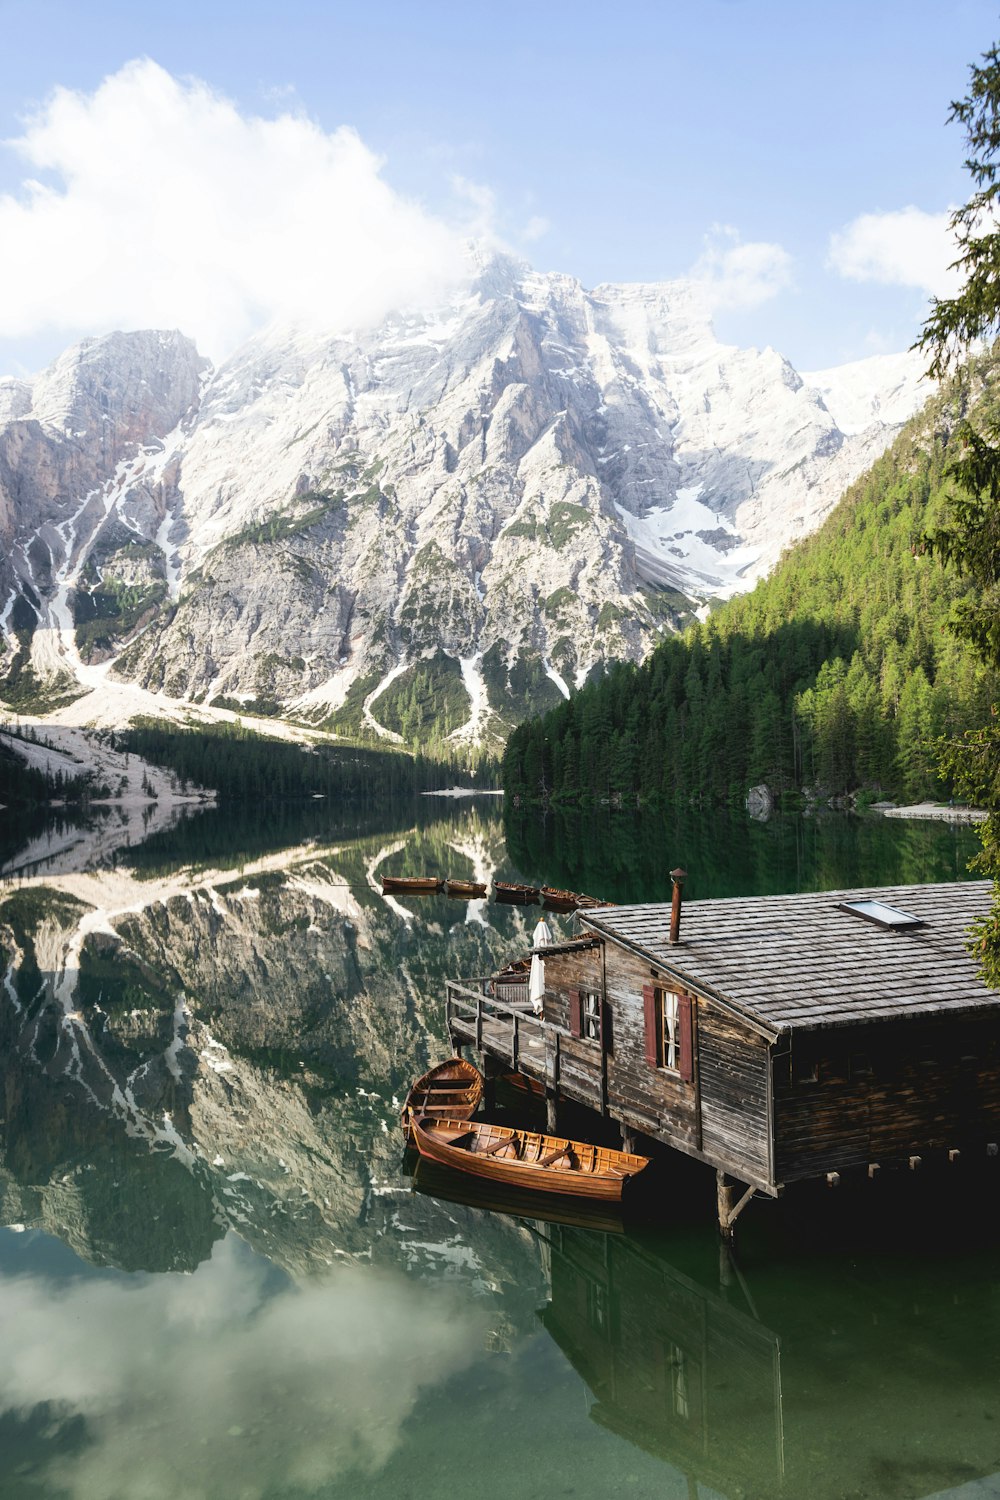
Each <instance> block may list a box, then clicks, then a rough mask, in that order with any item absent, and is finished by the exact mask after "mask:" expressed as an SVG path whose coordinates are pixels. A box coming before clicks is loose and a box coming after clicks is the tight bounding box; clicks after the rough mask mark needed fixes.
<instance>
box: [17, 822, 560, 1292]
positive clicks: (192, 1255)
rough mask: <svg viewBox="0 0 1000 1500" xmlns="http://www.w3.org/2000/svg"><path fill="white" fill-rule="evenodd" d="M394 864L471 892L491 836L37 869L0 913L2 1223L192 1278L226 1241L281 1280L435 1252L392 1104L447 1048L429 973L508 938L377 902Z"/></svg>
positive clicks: (472, 1264)
mask: <svg viewBox="0 0 1000 1500" xmlns="http://www.w3.org/2000/svg"><path fill="white" fill-rule="evenodd" d="M400 856H402V857H403V858H404V859H405V858H410V859H414V860H419V861H421V862H422V864H423V865H424V866H426V867H428V868H437V867H438V866H439V865H442V864H443V866H444V867H445V868H448V869H450V870H452V871H455V872H461V873H463V874H465V873H468V874H470V875H473V874H477V875H478V874H484V875H487V876H488V874H489V872H490V871H491V870H492V869H493V868H497V867H498V863H497V862H498V861H500V860H502V858H503V846H502V837H501V835H500V830H499V826H498V825H497V823H496V822H495V821H494V822H485V821H480V820H479V819H477V818H476V816H475V815H474V814H469V815H467V816H466V817H464V818H463V819H461V820H459V819H457V818H456V819H454V820H452V821H450V822H448V823H446V824H440V825H432V826H431V827H430V828H428V829H424V830H422V831H421V832H419V833H418V832H417V831H416V830H413V829H408V830H407V829H404V830H402V831H401V834H400V836H399V837H396V838H390V839H389V840H387V841H386V842H384V843H383V842H381V841H380V840H379V839H378V838H371V837H366V838H362V839H358V840H354V841H352V842H343V843H338V845H337V846H336V847H335V848H330V847H322V846H315V847H312V848H308V847H306V848H303V847H301V846H297V847H296V848H294V849H290V850H282V851H280V852H278V853H276V854H274V855H270V856H264V857H260V858H250V859H249V860H247V861H245V862H244V863H243V864H242V868H241V870H240V873H239V874H227V873H226V872H225V871H219V870H215V871H212V870H206V871H202V872H200V873H197V874H195V873H193V872H192V871H191V869H190V868H188V867H184V866H180V865H178V866H177V867H176V868H173V869H170V870H169V871H168V872H167V873H161V874H158V875H156V876H155V877H152V878H151V877H150V876H149V875H148V873H147V874H145V876H144V875H143V873H142V871H141V869H140V871H139V873H138V874H136V873H133V871H131V870H130V869H129V868H128V866H127V864H124V863H122V864H117V865H116V866H115V867H114V869H107V868H105V867H102V866H101V865H96V866H95V867H93V868H90V869H84V870H81V869H79V867H77V868H76V869H70V870H67V871H63V872H62V873H52V872H49V871H47V872H45V873H44V874H43V875H40V876H38V877H30V876H29V877H27V878H25V879H24V880H22V882H21V884H20V885H19V887H18V888H17V889H16V890H15V891H12V892H10V893H9V894H7V895H6V896H5V897H4V898H3V899H0V1043H2V1056H3V1066H2V1068H0V1097H2V1099H3V1101H4V1108H3V1111H2V1119H0V1223H19V1224H22V1225H24V1224H28V1225H30V1226H32V1227H38V1228H42V1229H45V1230H47V1231H48V1232H50V1233H54V1234H56V1235H57V1236H58V1237H59V1238H61V1239H64V1240H65V1241H66V1242H67V1243H69V1244H70V1245H72V1246H73V1248H74V1249H75V1250H76V1251H77V1253H78V1254H80V1255H82V1256H83V1257H84V1258H85V1259H87V1260H91V1261H94V1262H96V1263H98V1264H110V1265H118V1266H123V1267H126V1268H129V1269H138V1268H145V1269H168V1270H175V1269H181V1268H186V1269H190V1268H193V1267H194V1266H196V1265H198V1264H199V1263H200V1262H202V1261H204V1259H205V1258H206V1256H207V1255H209V1254H210V1252H211V1249H212V1246H213V1244H214V1243H215V1241H217V1240H218V1239H219V1238H221V1237H222V1235H224V1234H225V1233H226V1232H227V1231H228V1230H235V1231H236V1232H237V1233H238V1234H239V1235H240V1236H241V1238H242V1239H243V1240H244V1241H246V1242H247V1243H248V1244H250V1245H251V1246H252V1247H253V1248H254V1249H255V1250H257V1251H259V1252H260V1253H261V1254H263V1255H265V1256H266V1257H267V1258H268V1259H269V1260H270V1261H271V1262H272V1263H274V1264H277V1265H281V1266H283V1267H284V1268H285V1269H286V1270H288V1271H290V1272H292V1273H293V1274H296V1275H304V1274H307V1273H310V1272H317V1271H320V1272H322V1271H324V1270H325V1269H327V1268H328V1267H329V1265H330V1262H331V1257H332V1256H333V1255H334V1254H336V1255H339V1256H347V1257H351V1258H359V1259H362V1260H367V1259H371V1258H373V1256H374V1258H376V1259H378V1260H381V1261H383V1262H386V1261H391V1262H393V1263H395V1264H400V1263H402V1264H403V1265H405V1266H407V1267H408V1268H410V1269H417V1270H419V1266H420V1264H421V1261H422V1260H426V1259H427V1258H428V1257H433V1256H435V1255H445V1254H446V1253H447V1252H446V1247H442V1246H439V1245H438V1244H437V1243H436V1240H437V1238H438V1236H440V1234H441V1232H442V1229H441V1215H440V1212H439V1211H438V1210H437V1209H436V1208H435V1207H434V1205H433V1203H432V1201H431V1200H424V1199H421V1198H420V1197H416V1198H414V1197H413V1195H412V1192H411V1183H410V1180H409V1178H408V1177H406V1176H405V1174H404V1172H403V1170H402V1150H401V1138H400V1136H399V1133H398V1117H399V1107H400V1103H401V1101H402V1099H403V1097H405V1092H406V1089H407V1087H408V1086H409V1083H410V1082H411V1081H412V1079H413V1078H414V1077H415V1076H418V1075H419V1074H420V1073H421V1072H423V1070H424V1068H425V1067H426V1066H427V1065H428V1062H429V1061H431V1060H432V1059H434V1058H437V1057H440V1056H444V1055H446V1049H447V1039H446V1038H445V1037H444V1036H443V1035H442V1034H441V1032H442V1014H441V1011H442V1007H441V993H442V988H443V981H444V975H445V974H446V973H450V972H453V971H454V972H458V973H467V972H469V973H480V972H488V971H489V970H490V969H492V968H493V967H494V966H495V965H496V963H497V962H498V961H499V960H500V959H501V958H502V957H503V956H504V955H505V954H507V953H509V950H510V948H511V946H512V944H513V943H515V942H516V944H517V946H518V947H519V948H520V949H523V948H524V947H526V946H527V944H528V942H529V936H528V932H527V930H526V926H525V924H526V922H527V921H528V920H529V919H528V918H526V917H525V916H524V915H523V914H522V913H521V912H520V911H515V910H511V909H504V910H501V911H499V912H498V913H494V912H493V911H490V912H487V913H484V912H483V910H482V909H483V908H484V907H485V905H486V903H484V902H472V903H464V902H452V903H450V904H448V903H446V901H445V898H443V897H442V898H440V899H438V900H432V901H430V902H428V903H426V904H425V907H424V908H423V909H422V910H421V911H419V912H410V911H408V910H407V909H406V908H404V907H402V906H401V905H400V904H399V903H398V902H395V901H393V900H392V898H384V897H383V896H382V895H381V894H380V892H379V884H380V882H379V879H378V875H377V872H378V871H379V870H380V869H381V868H382V866H383V864H385V865H386V866H387V868H395V867H396V865H394V864H393V861H394V860H395V861H397V862H398V860H399V858H400ZM443 906H446V907H447V910H446V913H445V915H446V918H447V920H448V921H449V923H450V926H449V929H448V932H447V936H446V935H445V932H444V930H443V929H442V926H441V925H440V923H441V917H442V907H443ZM401 1207H404V1208H405V1214H404V1224H405V1227H400V1226H399V1225H398V1224H397V1222H396V1220H397V1211H398V1210H399V1209H400V1208H401ZM455 1223H456V1220H455V1216H454V1215H451V1217H450V1219H449V1220H448V1221H447V1224H448V1225H450V1228H449V1229H448V1232H449V1233H451V1232H453V1231H454V1227H455ZM432 1224H434V1225H435V1226H436V1227H434V1228H432V1227H431V1226H432ZM512 1237H513V1239H515V1240H516V1238H517V1236H516V1234H515V1235H513V1236H512V1233H511V1230H510V1226H509V1225H508V1224H507V1222H506V1221H503V1220H500V1221H499V1223H498V1225H497V1226H496V1227H495V1229H493V1228H491V1229H490V1231H489V1233H488V1234H487V1235H486V1236H485V1237H484V1236H483V1235H480V1236H479V1237H478V1239H477V1238H476V1237H475V1236H473V1237H472V1238H471V1239H470V1241H469V1244H470V1245H473V1244H474V1245H475V1248H476V1252H477V1255H478V1256H479V1257H481V1259H477V1255H473V1254H472V1253H471V1250H470V1251H469V1253H467V1255H466V1261H467V1263H468V1267H469V1271H470V1274H472V1273H473V1272H475V1274H476V1275H478V1276H479V1277H480V1278H482V1277H483V1276H484V1275H486V1276H487V1280H489V1281H491V1282H495V1281H496V1279H497V1277H498V1276H499V1277H501V1278H502V1279H506V1276H508V1275H510V1276H513V1275H514V1274H515V1273H514V1271H513V1270H512V1269H511V1268H508V1271H507V1272H506V1273H504V1272H502V1271H501V1269H500V1265H501V1263H502V1262H503V1260H504V1258H505V1257H506V1258H507V1259H508V1260H509V1257H510V1244H509V1241H510V1240H511V1238H512ZM491 1245H492V1246H493V1248H492V1249H491V1248H490V1247H491ZM504 1246H506V1249H503V1247H504ZM498 1247H500V1248H501V1249H503V1253H502V1254H499V1255H497V1258H496V1262H495V1263H494V1261H493V1256H494V1254H495V1252H496V1251H497V1248H498ZM481 1261H489V1262H490V1264H491V1269H490V1271H489V1273H488V1275H487V1273H486V1272H485V1271H484V1268H483V1265H482V1263H481ZM525 1286H527V1281H525ZM536 1306H537V1301H536V1300H535V1301H530V1302H529V1306H528V1308H527V1316H528V1318H529V1319H532V1318H533V1316H534V1308H535V1307H536Z"/></svg>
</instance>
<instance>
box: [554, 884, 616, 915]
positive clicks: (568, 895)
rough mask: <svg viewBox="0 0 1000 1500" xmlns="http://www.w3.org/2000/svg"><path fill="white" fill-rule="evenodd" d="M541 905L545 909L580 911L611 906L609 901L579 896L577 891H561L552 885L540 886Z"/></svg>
mask: <svg viewBox="0 0 1000 1500" xmlns="http://www.w3.org/2000/svg"><path fill="white" fill-rule="evenodd" d="M541 897H542V905H543V906H544V907H545V908H546V910H547V911H560V912H569V911H582V910H584V909H590V908H592V907H595V906H611V905H613V903H612V902H610V901H599V900H598V898H597V897H596V896H581V895H580V893H579V891H561V890H559V889H558V887H556V886H554V885H543V886H542V887H541Z"/></svg>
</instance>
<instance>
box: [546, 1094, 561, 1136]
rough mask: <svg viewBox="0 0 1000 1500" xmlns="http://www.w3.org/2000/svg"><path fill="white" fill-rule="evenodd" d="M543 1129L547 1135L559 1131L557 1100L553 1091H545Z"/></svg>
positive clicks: (555, 1133)
mask: <svg viewBox="0 0 1000 1500" xmlns="http://www.w3.org/2000/svg"><path fill="white" fill-rule="evenodd" d="M545 1129H546V1132H547V1134H548V1135H557V1134H558V1131H559V1099H558V1096H557V1095H556V1093H555V1091H554V1090H550V1089H546V1091H545Z"/></svg>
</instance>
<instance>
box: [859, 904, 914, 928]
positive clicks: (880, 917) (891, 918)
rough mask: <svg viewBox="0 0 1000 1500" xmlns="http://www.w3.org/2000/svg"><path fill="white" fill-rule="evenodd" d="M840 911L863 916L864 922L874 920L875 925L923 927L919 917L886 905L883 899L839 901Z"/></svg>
mask: <svg viewBox="0 0 1000 1500" xmlns="http://www.w3.org/2000/svg"><path fill="white" fill-rule="evenodd" d="M839 908H840V910H841V911H850V912H853V913H854V915H855V916H856V917H864V919H865V921H866V922H874V923H875V925H876V926H877V927H891V928H901V927H923V925H924V923H923V921H922V919H921V918H920V917H914V916H911V915H910V913H909V912H908V911H899V910H898V908H897V907H895V906H887V905H886V903H885V902H884V901H841V902H840V904H839Z"/></svg>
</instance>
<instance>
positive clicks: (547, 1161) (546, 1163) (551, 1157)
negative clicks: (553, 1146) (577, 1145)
mask: <svg viewBox="0 0 1000 1500" xmlns="http://www.w3.org/2000/svg"><path fill="white" fill-rule="evenodd" d="M572 1154H573V1148H572V1146H560V1148H559V1149H558V1151H546V1153H545V1155H544V1156H543V1157H541V1158H540V1159H539V1160H538V1161H537V1162H536V1163H535V1165H536V1166H538V1167H550V1166H551V1165H552V1163H553V1162H554V1161H558V1160H559V1158H560V1156H566V1157H569V1156H572Z"/></svg>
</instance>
